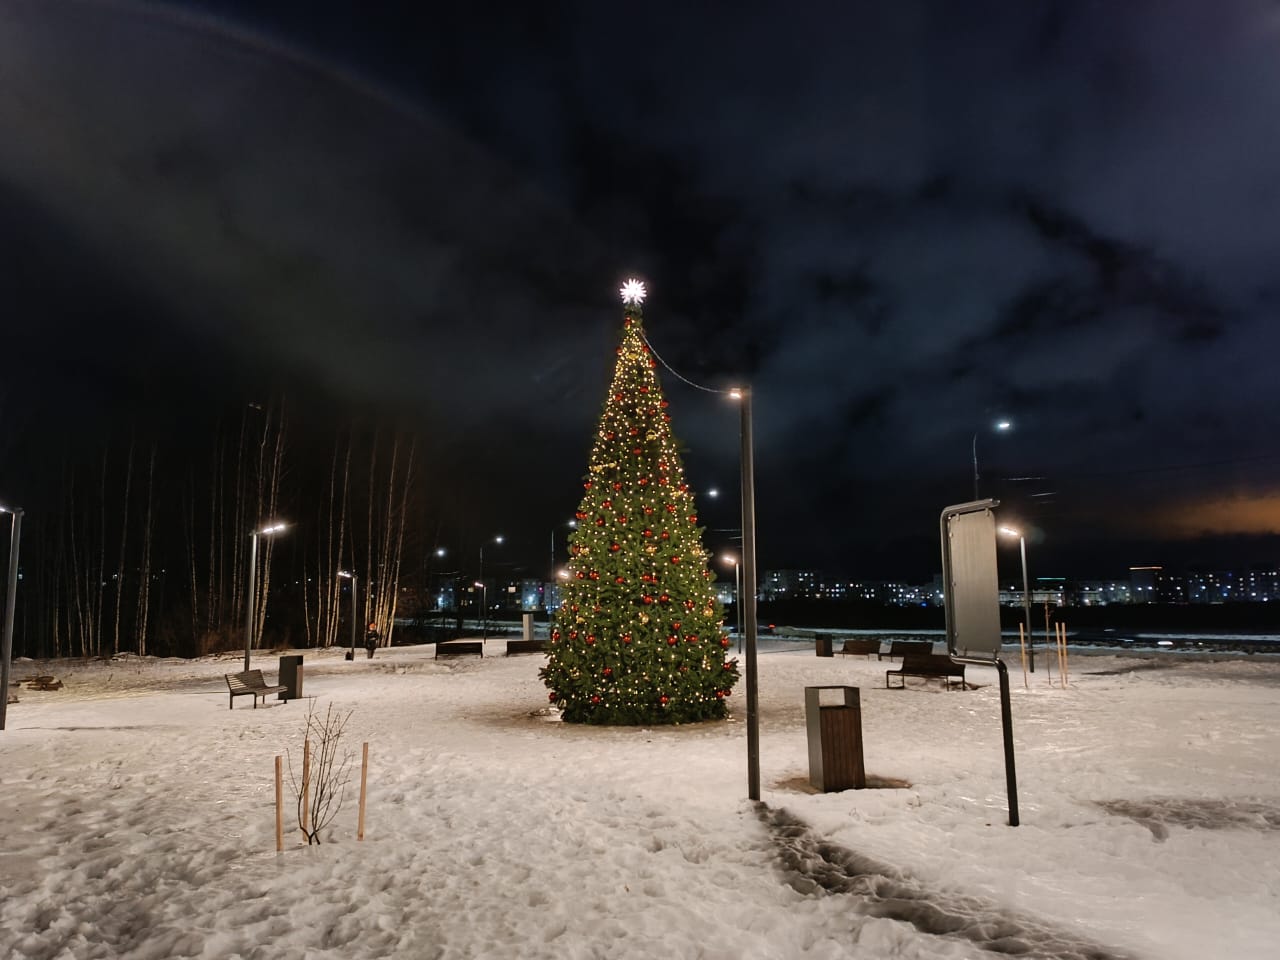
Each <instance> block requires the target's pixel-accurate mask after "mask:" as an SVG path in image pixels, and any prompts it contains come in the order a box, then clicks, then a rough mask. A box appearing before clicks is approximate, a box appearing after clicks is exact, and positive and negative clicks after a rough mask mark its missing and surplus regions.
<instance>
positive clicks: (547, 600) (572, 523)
mask: <svg viewBox="0 0 1280 960" xmlns="http://www.w3.org/2000/svg"><path fill="white" fill-rule="evenodd" d="M565 526H567V527H568V528H569V529H570V530H577V529H578V521H577V520H569V521H568V522H567V523H566V524H565ZM555 581H556V528H555V527H552V528H551V579H550V580H549V581H548V582H547V585H548V587H550V585H551V584H553V583H555ZM542 605H543V606H544V607H546V609H547V616H548V617H550V616H551V597H550V596H544V597H543V598H542Z"/></svg>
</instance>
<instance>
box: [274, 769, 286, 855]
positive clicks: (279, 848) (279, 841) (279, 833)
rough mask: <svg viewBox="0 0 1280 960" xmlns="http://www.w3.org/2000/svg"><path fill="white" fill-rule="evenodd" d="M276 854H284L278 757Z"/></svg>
mask: <svg viewBox="0 0 1280 960" xmlns="http://www.w3.org/2000/svg"><path fill="white" fill-rule="evenodd" d="M276 853H277V854H280V853H284V787H283V784H282V783H281V779H280V758H279V757H276Z"/></svg>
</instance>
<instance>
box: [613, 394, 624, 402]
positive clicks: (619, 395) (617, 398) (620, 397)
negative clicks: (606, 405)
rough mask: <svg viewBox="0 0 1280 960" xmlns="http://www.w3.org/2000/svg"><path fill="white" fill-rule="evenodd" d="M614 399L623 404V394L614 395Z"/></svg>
mask: <svg viewBox="0 0 1280 960" xmlns="http://www.w3.org/2000/svg"><path fill="white" fill-rule="evenodd" d="M613 399H614V400H616V401H618V403H621V402H622V394H620V393H615V394H614V395H613Z"/></svg>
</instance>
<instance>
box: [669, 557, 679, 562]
mask: <svg viewBox="0 0 1280 960" xmlns="http://www.w3.org/2000/svg"><path fill="white" fill-rule="evenodd" d="M671 562H672V563H679V562H680V558H679V557H672V558H671Z"/></svg>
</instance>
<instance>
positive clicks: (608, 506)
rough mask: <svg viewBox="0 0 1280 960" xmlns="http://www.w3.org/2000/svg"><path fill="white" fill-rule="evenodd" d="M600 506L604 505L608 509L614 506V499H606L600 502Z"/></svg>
mask: <svg viewBox="0 0 1280 960" xmlns="http://www.w3.org/2000/svg"><path fill="white" fill-rule="evenodd" d="M600 506H602V507H604V509H606V510H608V509H609V508H610V507H612V506H613V501H612V500H606V501H604V503H602V504H600Z"/></svg>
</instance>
